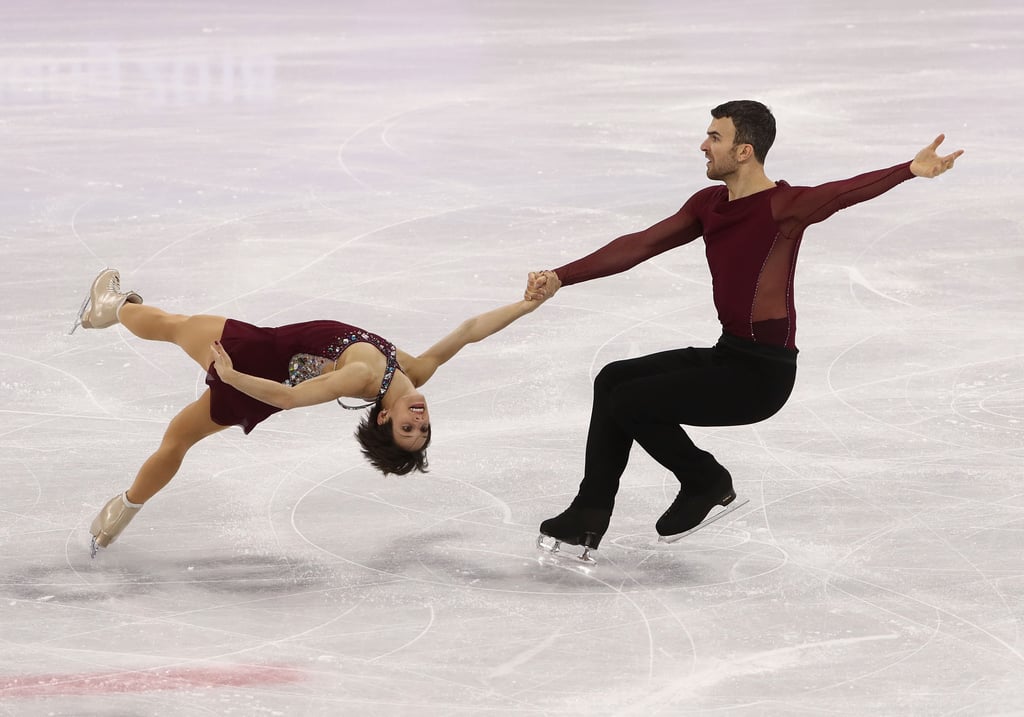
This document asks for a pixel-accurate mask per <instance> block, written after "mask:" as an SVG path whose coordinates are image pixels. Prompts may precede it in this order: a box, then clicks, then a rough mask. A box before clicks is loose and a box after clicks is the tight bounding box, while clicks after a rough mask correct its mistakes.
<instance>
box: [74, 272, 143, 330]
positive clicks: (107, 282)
mask: <svg viewBox="0 0 1024 717" xmlns="http://www.w3.org/2000/svg"><path fill="white" fill-rule="evenodd" d="M125 302H128V303H130V304H141V303H142V297H141V296H139V295H138V294H136V293H135V292H134V291H121V275H120V274H119V273H118V271H117V269H104V270H103V271H101V272H100V274H99V276H97V277H96V280H95V281H93V282H92V288H91V289H90V290H89V295H88V296H86V297H85V301H83V302H82V308H81V309H79V310H78V320H77V321H76V322H75V325H74V326H72V327H71V333H75V329H77V328H78V327H79V326H81V327H82V328H85V329H105V328H107V327H108V326H113V325H114V324H116V323H117V312H118V311H119V310H120V309H121V307H122V306H124V304H125Z"/></svg>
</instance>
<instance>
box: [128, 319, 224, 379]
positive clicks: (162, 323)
mask: <svg viewBox="0 0 1024 717" xmlns="http://www.w3.org/2000/svg"><path fill="white" fill-rule="evenodd" d="M118 318H119V319H120V320H121V325H122V326H124V327H125V328H126V329H128V330H129V331H131V332H132V333H133V334H135V335H136V336H138V337H139V338H140V339H148V340H150V341H168V342H170V343H172V344H177V345H178V346H180V347H181V348H182V350H183V351H184V352H185V353H187V354H188V355H189V356H190V357H191V358H192V360H193V361H195V362H196V363H198V364H199V365H200V366H201V367H202V368H204V369H205V368H209V366H210V363H211V362H212V360H213V356H212V355H211V353H210V344H212V343H213V342H214V341H215V340H217V339H219V338H220V336H221V334H222V333H223V332H224V322H225V321H226V320H227V319H225V318H224V317H223V316H208V315H205V314H197V315H195V316H186V315H184V314H169V313H167V312H166V311H164V310H163V309H158V308H157V307H155V306H149V305H146V304H128V303H126V304H125V305H124V306H122V307H121V310H120V312H119V313H118Z"/></svg>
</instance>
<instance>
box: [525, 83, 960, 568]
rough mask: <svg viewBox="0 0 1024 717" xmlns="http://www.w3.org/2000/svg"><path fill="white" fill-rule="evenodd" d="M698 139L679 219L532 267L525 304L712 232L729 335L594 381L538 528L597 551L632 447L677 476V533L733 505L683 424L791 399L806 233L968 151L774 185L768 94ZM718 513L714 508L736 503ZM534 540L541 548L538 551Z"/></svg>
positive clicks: (719, 471) (731, 422)
mask: <svg viewBox="0 0 1024 717" xmlns="http://www.w3.org/2000/svg"><path fill="white" fill-rule="evenodd" d="M711 116H712V121H711V125H710V126H709V127H708V130H707V138H706V139H705V140H704V142H703V143H702V144H701V145H700V149H701V151H702V152H703V153H704V156H705V158H706V159H707V176H708V178H709V179H713V180H718V181H721V182H724V185H715V186H711V187H707V188H705V189H702V190H701V191H699V192H697V193H696V194H694V195H693V196H692V197H690V199H689V200H687V202H686V203H685V204H684V205H683V207H682V209H680V210H679V211H678V212H677V213H676V214H675V215H673V216H671V217H668V218H667V219H664V220H662V221H660V222H658V223H657V224H655V225H653V226H651V227H649V228H648V229H645V230H643V231H640V232H636V233H633V234H626V235H624V236H621V237H619V238H618V239H615V240H614V241H612V242H610V243H609V244H607V245H605V246H604V247H602V248H600V249H598V250H597V251H595V252H593V253H591V254H589V255H587V256H584V257H583V258H581V259H578V260H576V261H574V262H571V263H569V264H566V265H565V266H562V267H559V268H557V269H555V270H553V271H542V272H533V273H531V274H530V278H529V282H528V286H527V289H526V298H542V297H543V298H548V297H551V296H553V295H554V293H555V292H556V291H558V289H559V287H561V286H566V285H570V284H578V283H581V282H584V281H590V280H591V279H597V278H599V277H603V276H609V275H611V274H617V273H619V272H622V271H626V270H627V269H630V268H632V267H633V266H636V265H637V264H639V263H640V262H642V261H645V260H647V259H650V258H651V257H653V256H656V255H658V254H661V253H662V252H664V251H668V250H669V249H673V248H675V247H678V246H682V245H683V244H687V243H689V242H692V241H693V240H694V239H696V238H698V237H701V236H703V237H704V244H705V253H706V255H707V261H708V266H709V267H710V269H711V276H712V279H713V296H714V301H715V306H716V308H717V310H718V318H719V320H720V322H721V324H722V336H721V338H720V339H719V340H718V342H717V343H716V344H715V346H713V347H711V348H684V349H675V350H671V351H663V352H660V353H656V354H652V355H650V356H643V357H640V358H636V359H629V360H625V361H615V362H613V363H611V364H608V365H607V366H605V367H604V368H603V369H602V370H601V372H600V373H599V374H598V376H597V378H596V379H595V381H594V404H593V409H592V413H591V419H590V431H589V434H588V436H587V447H586V460H585V465H584V473H583V480H582V482H581V483H580V487H579V491H578V493H577V495H576V497H575V498H574V499H573V500H572V503H571V504H570V505H569V507H568V508H567V509H566V510H565V511H564V512H562V513H561V514H560V515H558V516H556V517H554V518H549V519H548V520H545V521H544V522H543V523H541V526H540V532H541V534H542V536H549V537H551V538H554V539H555V541H556V543H555V546H554V548H553V550H557V549H558V543H562V542H564V543H569V544H573V545H583V546H584V548H585V549H584V552H583V555H582V556H581V558H583V559H589V551H590V549H596V548H597V547H598V545H599V544H600V542H601V538H602V536H603V535H604V533H605V531H606V530H607V529H608V523H609V520H610V518H611V514H612V509H613V508H614V505H615V494H616V492H617V491H618V487H619V478H620V476H621V475H622V473H623V471H624V470H625V468H626V462H627V460H628V458H629V451H630V448H631V447H632V444H633V442H634V441H636V442H637V443H639V444H640V446H641V447H642V448H643V449H644V450H645V451H647V453H649V454H650V455H651V457H653V458H654V459H655V460H656V461H658V462H659V463H660V464H661V465H663V466H665V468H667V469H668V470H670V471H672V473H673V474H674V475H675V476H676V478H677V479H678V480H679V483H680V484H681V488H680V491H679V494H678V496H677V497H676V499H675V501H674V502H673V503H672V505H671V506H670V507H669V508H668V510H666V511H665V513H664V514H663V515H662V516H661V518H660V519H659V520H658V522H657V525H656V529H657V531H658V533H659V535H661V536H662V539H663V540H666V539H667V540H669V541H672V540H675V539H678V538H679V537H682V536H683V535H685V534H687V533H689V532H692V531H693V530H696V529H697V528H699V527H701V526H702V525H705V524H707V523H708V522H711V521H712V520H716V519H717V518H719V517H721V515H723V514H724V513H726V512H728V511H730V510H732V509H734V508H735V507H738V504H737V503H734V501H735V500H736V493H735V491H734V490H733V484H732V477H731V476H730V474H729V471H728V470H726V469H725V467H724V466H722V465H721V464H720V463H719V462H718V461H717V460H716V459H715V457H714V456H712V455H711V454H710V453H708V452H707V451H704V450H701V449H700V448H698V447H697V446H696V445H694V443H693V441H691V440H690V437H689V436H688V435H687V434H686V432H685V431H684V430H683V429H682V428H681V426H680V424H685V425H689V426H739V425H746V424H750V423H755V422H757V421H762V420H764V419H766V418H768V417H769V416H772V415H773V414H775V413H776V412H777V411H778V410H779V409H780V408H782V406H783V405H784V404H785V403H786V400H787V399H788V398H789V395H790V392H791V391H792V388H793V383H794V381H795V379H796V357H797V347H796V309H795V307H794V303H793V276H794V270H795V267H796V259H797V252H798V249H799V247H800V240H801V239H802V237H803V233H804V230H805V229H806V228H807V227H808V226H810V225H811V224H815V223H817V222H820V221H823V220H825V219H827V218H828V217H830V216H831V215H832V214H834V213H835V212H837V211H838V210H840V209H843V208H845V207H849V206H851V205H853V204H857V203H859V202H863V201H866V200H868V199H872V198H874V197H877V196H878V195H880V194H882V193H883V192H886V191H888V190H890V189H892V188H893V187H895V186H896V185H897V184H900V183H901V182H904V181H906V180H908V179H911V178H912V177H915V176H916V177H937V176H938V175H940V174H942V173H943V172H945V171H947V170H949V169H951V168H952V167H953V163H954V162H955V161H956V159H957V158H958V157H959V156H960V155H961V154H963V150H957V151H956V152H953V153H952V154H948V155H946V156H940V155H939V154H938V153H937V151H936V150H937V149H938V147H939V145H940V144H941V143H942V141H943V139H944V136H943V135H939V136H938V137H936V138H935V140H934V141H933V142H932V143H931V144H930V145H928V146H927V147H925V148H924V149H922V150H921V151H920V152H918V153H917V155H916V156H915V157H914V159H913V160H911V161H909V162H904V163H902V164H898V165H896V166H894V167H890V168H888V169H881V170H877V171H873V172H868V173H866V174H861V175H858V176H856V177H852V178H850V179H845V180H841V181H837V182H829V183H827V184H822V185H820V186H817V187H794V186H790V185H789V184H787V183H786V182H782V181H779V182H775V181H772V180H771V179H769V178H768V176H767V175H766V174H765V170H764V161H765V156H766V155H767V153H768V150H769V148H770V147H771V146H772V143H773V142H774V140H775V118H774V117H773V115H772V113H771V111H770V110H769V109H768V108H767V107H766V106H765V105H763V104H761V103H760V102H755V101H752V100H736V101H732V102H726V103H725V104H722V105H719V106H718V107H715V108H714V109H713V110H711ZM730 504H733V505H732V506H731V507H727V508H725V509H724V510H722V511H718V512H716V514H715V515H712V516H710V517H709V514H710V513H711V511H712V510H713V509H715V508H716V506H723V507H725V506H730ZM540 544H541V543H540V539H538V545H540Z"/></svg>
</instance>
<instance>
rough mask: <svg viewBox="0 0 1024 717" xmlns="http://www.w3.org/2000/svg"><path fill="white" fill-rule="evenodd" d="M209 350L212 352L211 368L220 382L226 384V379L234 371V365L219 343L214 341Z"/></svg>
mask: <svg viewBox="0 0 1024 717" xmlns="http://www.w3.org/2000/svg"><path fill="white" fill-rule="evenodd" d="M210 350H212V351H213V367H214V368H215V369H217V375H218V376H220V380H221V381H223V382H224V383H228V379H229V378H230V377H231V375H232V374H233V373H234V371H235V365H234V364H233V363H232V362H231V357H230V356H228V352H227V351H225V350H224V347H223V346H221V345H220V341H214V342H213V343H212V344H210Z"/></svg>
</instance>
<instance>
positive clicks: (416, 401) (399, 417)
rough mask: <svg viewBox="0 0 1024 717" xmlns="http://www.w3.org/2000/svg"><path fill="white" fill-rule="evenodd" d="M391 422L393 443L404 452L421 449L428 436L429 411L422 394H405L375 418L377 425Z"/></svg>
mask: <svg viewBox="0 0 1024 717" xmlns="http://www.w3.org/2000/svg"><path fill="white" fill-rule="evenodd" d="M389 420H390V421H391V432H392V435H393V436H394V438H395V443H396V444H397V445H398V446H399V447H400V448H402V449H403V450H406V451H418V450H419V449H421V448H423V446H424V445H425V444H426V442H427V438H428V437H429V436H430V411H428V410H427V400H426V399H425V398H424V397H423V394H422V393H416V392H413V393H407V394H406V395H404V396H401V397H400V398H399V399H398V400H396V401H395V403H394V405H393V406H392V407H391V410H388V409H386V408H385V409H383V410H382V411H381V412H380V414H379V415H378V416H377V423H379V424H384V423H387V422H388V421H389Z"/></svg>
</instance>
